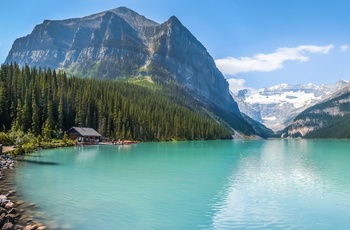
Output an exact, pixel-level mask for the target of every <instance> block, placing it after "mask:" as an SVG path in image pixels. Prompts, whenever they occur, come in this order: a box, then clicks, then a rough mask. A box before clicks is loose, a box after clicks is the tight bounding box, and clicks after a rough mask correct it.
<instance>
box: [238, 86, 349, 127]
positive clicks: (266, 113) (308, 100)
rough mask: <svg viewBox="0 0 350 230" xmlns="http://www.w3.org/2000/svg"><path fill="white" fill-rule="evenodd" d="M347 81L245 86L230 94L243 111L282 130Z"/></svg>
mask: <svg viewBox="0 0 350 230" xmlns="http://www.w3.org/2000/svg"><path fill="white" fill-rule="evenodd" d="M347 85H348V82H347V81H343V80H342V81H338V82H337V83H336V84H334V85H315V84H311V83H310V84H305V85H303V84H299V85H288V84H281V85H275V86H271V87H267V88H262V89H244V90H240V91H239V92H238V93H237V94H235V95H233V97H234V99H235V100H236V102H237V103H238V106H239V109H240V111H241V112H242V113H244V114H246V115H248V116H249V117H251V118H252V119H254V120H256V121H258V122H260V123H262V124H264V125H265V126H266V127H268V128H270V129H272V130H274V131H280V130H283V129H284V128H285V127H286V126H288V125H290V124H291V123H292V122H293V119H294V118H295V117H296V116H298V115H299V114H300V113H301V112H302V111H304V110H305V109H307V108H309V107H311V106H313V105H315V104H317V103H320V102H322V101H324V100H325V99H327V98H328V97H329V96H331V95H332V94H333V93H335V92H337V91H339V90H341V89H343V87H345V86H347Z"/></svg>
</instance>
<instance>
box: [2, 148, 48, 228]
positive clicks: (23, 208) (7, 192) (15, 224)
mask: <svg viewBox="0 0 350 230" xmlns="http://www.w3.org/2000/svg"><path fill="white" fill-rule="evenodd" d="M17 164H18V162H17V161H16V159H15V158H14V157H12V156H11V155H9V154H7V153H2V154H0V229H5V230H11V229H19V230H21V229H24V230H35V229H36V230H44V229H47V227H46V226H44V225H43V224H42V223H40V222H38V221H37V220H35V217H34V216H33V215H32V214H33V213H32V212H33V211H34V208H35V207H36V206H35V204H28V203H26V202H25V201H23V200H21V199H20V194H18V193H17V192H16V186H15V180H14V176H15V168H16V167H17Z"/></svg>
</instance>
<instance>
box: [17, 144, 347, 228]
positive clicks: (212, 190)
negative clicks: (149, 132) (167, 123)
mask: <svg viewBox="0 0 350 230" xmlns="http://www.w3.org/2000/svg"><path fill="white" fill-rule="evenodd" d="M349 150H350V141H339V140H322V141H321V140H264V141H242V140H239V141H199V142H174V143H141V144H137V145H133V146H127V147H126V146H125V147H118V146H83V147H71V148H62V149H55V150H47V151H42V152H37V153H35V154H33V155H32V156H27V157H25V158H24V161H22V162H21V163H20V167H18V169H17V170H16V183H17V190H19V191H20V192H21V194H22V196H23V199H24V200H26V201H27V202H34V203H36V204H37V205H38V206H39V208H38V209H37V211H38V213H39V214H38V215H40V216H41V218H43V219H42V221H43V222H44V223H45V224H47V225H48V226H50V228H54V227H55V226H60V227H59V228H58V229H152V230H153V229H186V230H187V229H247V228H251V229H349V227H350V151H349Z"/></svg>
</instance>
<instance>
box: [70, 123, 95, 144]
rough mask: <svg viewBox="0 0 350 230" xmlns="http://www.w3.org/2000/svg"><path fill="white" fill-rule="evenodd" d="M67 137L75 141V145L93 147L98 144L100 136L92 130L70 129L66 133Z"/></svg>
mask: <svg viewBox="0 0 350 230" xmlns="http://www.w3.org/2000/svg"><path fill="white" fill-rule="evenodd" d="M67 134H68V137H69V138H71V139H72V140H75V141H76V144H83V145H89V144H90V145H93V144H98V143H100V140H101V134H99V133H98V132H97V131H96V130H94V129H93V128H86V127H72V128H70V129H69V130H68V131H67Z"/></svg>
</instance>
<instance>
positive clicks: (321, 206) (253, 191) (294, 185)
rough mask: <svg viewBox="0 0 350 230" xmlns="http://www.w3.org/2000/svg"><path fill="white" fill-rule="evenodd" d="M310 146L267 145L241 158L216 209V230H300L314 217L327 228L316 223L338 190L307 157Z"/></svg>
mask: <svg viewBox="0 0 350 230" xmlns="http://www.w3.org/2000/svg"><path fill="white" fill-rule="evenodd" d="M309 143H310V142H309V141H305V140H276V141H263V142H259V145H260V146H259V147H256V144H257V143H255V147H256V148H254V150H252V151H245V152H244V153H243V154H240V158H239V160H238V164H237V167H236V168H235V169H234V170H233V171H232V174H231V176H230V178H229V184H228V186H227V187H226V188H225V189H224V192H222V194H225V195H224V196H223V197H222V198H221V200H220V201H219V202H217V203H216V204H215V205H214V207H213V209H215V210H216V213H215V215H214V216H213V227H214V228H215V229H226V228H240V227H242V226H244V227H245V228H247V227H250V228H294V227H295V228H298V226H299V227H300V223H303V222H304V221H305V222H308V221H306V219H307V218H314V219H315V221H316V222H315V226H323V227H324V225H327V224H329V223H328V222H324V220H321V221H318V220H317V219H318V218H319V216H320V215H322V213H323V212H326V209H327V207H328V206H333V205H334V203H332V201H333V200H332V198H329V197H326V196H327V192H329V191H330V190H332V189H333V191H334V190H336V191H338V190H337V189H334V188H332V183H331V182H330V181H329V178H328V177H325V176H324V175H322V172H321V171H320V167H319V164H318V162H317V161H315V160H314V159H313V155H311V156H310V155H309V152H310V146H308V145H309ZM245 149H247V148H245ZM248 149H249V148H248ZM311 152H312V151H311ZM328 196H329V195H328ZM337 199H338V200H339V199H342V198H341V197H340V198H339V197H337ZM310 204H311V205H310ZM305 213H306V215H305ZM310 216H311V217H310ZM308 223H310V221H309V222H308ZM311 226H312V225H311Z"/></svg>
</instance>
